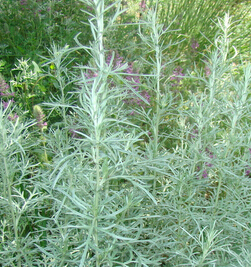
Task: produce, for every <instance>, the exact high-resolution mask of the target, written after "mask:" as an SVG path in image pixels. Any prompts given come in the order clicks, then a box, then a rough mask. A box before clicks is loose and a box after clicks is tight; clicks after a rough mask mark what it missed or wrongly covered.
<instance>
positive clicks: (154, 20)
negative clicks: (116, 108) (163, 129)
mask: <svg viewBox="0 0 251 267" xmlns="http://www.w3.org/2000/svg"><path fill="white" fill-rule="evenodd" d="M152 30H153V36H152V38H153V42H154V47H155V59H156V62H155V63H156V71H155V75H154V77H155V79H156V83H155V90H156V114H155V120H154V122H153V123H154V124H153V125H154V129H153V131H154V136H153V139H154V140H153V142H154V151H153V156H154V158H156V157H157V156H158V143H159V123H160V119H161V114H160V99H161V95H160V75H161V65H162V55H161V48H160V46H159V38H160V34H159V32H158V31H159V29H158V27H157V3H156V7H155V11H154V13H153V17H152ZM156 183H157V173H156V172H154V184H153V193H154V194H155V191H156Z"/></svg>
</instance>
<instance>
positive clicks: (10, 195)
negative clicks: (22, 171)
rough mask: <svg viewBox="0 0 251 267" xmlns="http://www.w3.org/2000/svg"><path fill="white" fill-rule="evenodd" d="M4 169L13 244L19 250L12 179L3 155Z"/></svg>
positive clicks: (18, 263) (19, 265)
mask: <svg viewBox="0 0 251 267" xmlns="http://www.w3.org/2000/svg"><path fill="white" fill-rule="evenodd" d="M3 161H4V169H5V175H4V176H5V177H4V178H3V179H4V180H6V181H5V184H6V185H7V187H8V188H7V192H8V203H9V209H10V212H11V217H12V223H13V228H14V236H15V244H16V249H17V251H19V249H20V244H19V235H18V221H19V219H18V218H17V217H16V216H15V210H14V208H13V204H12V203H13V201H12V193H11V187H12V179H11V178H10V176H9V169H8V164H7V161H6V158H5V157H4V159H3ZM17 266H18V267H21V258H20V257H19V258H18V260H17Z"/></svg>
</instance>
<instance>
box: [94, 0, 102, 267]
mask: <svg viewBox="0 0 251 267" xmlns="http://www.w3.org/2000/svg"><path fill="white" fill-rule="evenodd" d="M94 2H95V7H96V22H97V27H96V36H97V37H96V40H94V41H95V42H96V45H97V51H98V55H97V58H96V62H97V65H98V68H99V70H98V71H99V75H98V76H97V79H99V80H98V81H99V82H98V83H95V82H94V84H93V87H92V96H93V99H92V104H93V107H92V108H93V114H92V116H93V123H94V131H95V133H94V138H95V147H94V152H93V154H94V160H95V169H96V186H95V196H94V207H93V208H94V214H93V216H94V217H93V226H94V229H93V238H94V242H95V247H96V251H95V254H96V267H99V266H100V256H99V237H98V216H99V203H100V195H99V193H100V180H101V176H100V137H101V127H100V124H101V121H100V117H99V115H100V113H102V110H101V109H102V107H101V105H100V101H101V99H103V94H104V93H105V92H103V91H102V90H105V88H104V82H105V81H103V77H102V75H103V71H104V67H105V57H104V45H103V33H104V1H99V0H95V1H94ZM100 77H102V79H100Z"/></svg>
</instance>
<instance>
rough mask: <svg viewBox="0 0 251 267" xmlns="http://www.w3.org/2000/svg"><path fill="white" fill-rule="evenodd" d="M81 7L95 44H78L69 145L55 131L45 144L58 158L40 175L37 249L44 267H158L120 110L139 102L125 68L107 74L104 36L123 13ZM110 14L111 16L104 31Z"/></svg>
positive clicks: (148, 200)
mask: <svg viewBox="0 0 251 267" xmlns="http://www.w3.org/2000/svg"><path fill="white" fill-rule="evenodd" d="M83 2H86V3H87V4H88V5H89V6H90V7H91V8H92V12H90V13H89V15H90V19H89V23H90V26H91V30H92V33H93V40H94V41H93V42H91V44H90V46H89V47H85V46H82V45H81V44H80V43H79V42H78V41H77V42H78V45H79V49H85V50H87V51H88V52H89V53H90V54H91V55H92V60H91V62H90V65H89V66H79V70H80V74H79V80H78V82H77V84H76V86H77V89H76V92H75V95H77V96H78V105H75V104H72V105H71V109H72V114H73V115H72V117H74V120H75V121H74V124H70V122H66V124H65V127H66V129H68V130H71V132H73V133H74V136H75V137H74V136H73V137H72V140H74V142H71V143H70V144H67V143H66V142H67V138H65V135H64V134H61V133H60V132H59V131H55V132H52V133H49V136H50V138H49V137H48V138H47V140H48V141H47V148H48V150H50V149H51V150H52V151H53V150H56V149H57V150H58V151H59V149H58V148H59V147H60V148H61V150H60V153H59V154H58V155H56V156H54V158H53V159H52V163H51V166H49V165H48V168H49V171H48V172H45V174H44V175H43V184H42V188H43V189H44V190H45V191H46V192H48V195H49V196H50V198H51V202H52V204H51V211H52V214H53V216H52V218H51V219H48V226H47V227H48V228H47V229H48V231H50V234H48V235H47V242H48V246H47V247H46V248H43V247H42V246H39V248H40V251H41V253H42V254H43V258H45V259H46V261H47V262H50V265H51V266H97V267H98V266H158V265H159V264H160V260H161V257H160V255H159V253H156V251H155V248H157V244H158V242H157V239H156V238H158V236H157V235H156V233H155V231H154V230H153V229H152V226H151V225H150V224H149V220H150V218H151V217H152V215H151V209H152V206H154V205H156V204H157V202H156V200H155V198H154V197H153V195H152V194H151V193H150V191H149V185H148V182H149V180H151V179H152V177H151V176H150V175H149V174H147V175H145V174H144V173H145V169H146V168H147V164H149V160H147V161H146V160H145V159H144V154H143V153H142V151H141V149H140V148H139V147H138V143H139V141H140V137H141V133H140V134H138V133H137V132H138V131H137V130H136V129H137V128H138V127H137V126H135V125H133V124H132V123H131V122H130V121H129V120H128V119H127V117H126V115H127V111H126V110H125V109H124V106H125V101H124V100H125V99H126V98H127V97H128V95H127V92H128V91H132V92H133V94H135V95H136V96H137V97H139V98H141V99H142V96H140V94H139V93H138V92H137V91H136V90H134V88H133V87H132V86H130V84H129V83H128V81H126V79H124V78H123V75H125V74H124V73H123V71H124V70H125V69H126V68H127V64H126V63H125V64H123V65H121V66H119V67H115V68H114V66H113V60H114V55H113V56H112V59H111V61H110V62H107V61H106V56H107V55H108V51H106V50H105V46H104V35H105V33H106V30H107V29H109V27H112V26H113V23H114V21H115V20H116V18H117V16H118V15H119V14H120V13H121V12H123V11H120V8H119V6H120V1H116V2H114V3H112V4H111V5H110V6H106V5H105V1H102V0H94V1H83ZM112 7H116V10H115V14H114V16H113V17H111V18H110V20H109V22H108V23H107V24H105V23H104V22H105V19H104V17H105V15H106V12H107V11H108V10H109V9H111V8H112ZM76 40H77V39H76ZM88 71H90V72H91V73H92V74H93V77H91V78H88V77H87V73H88ZM112 80H114V81H115V82H114V83H112ZM116 81H120V82H119V85H116ZM130 96H131V93H130ZM56 105H57V104H56ZM63 131H65V130H64V129H63ZM69 134H70V133H69ZM59 135H60V136H62V137H63V138H62V137H59ZM40 262H42V260H41V261H40Z"/></svg>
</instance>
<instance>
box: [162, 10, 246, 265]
mask: <svg viewBox="0 0 251 267" xmlns="http://www.w3.org/2000/svg"><path fill="white" fill-rule="evenodd" d="M217 25H218V28H219V33H218V34H217V36H216V37H215V42H214V43H212V44H213V45H214V48H213V49H212V51H211V52H210V53H209V54H208V55H207V56H206V60H205V62H204V63H205V67H206V71H205V70H202V71H201V70H200V71H199V70H198V71H195V73H194V74H193V75H191V77H192V79H194V80H197V81H198V80H199V81H200V88H199V89H198V91H197V92H196V93H191V96H190V100H189V101H187V102H184V103H183V108H181V106H179V107H178V108H179V111H180V114H179V116H178V118H177V119H179V124H178V125H179V129H180V130H178V129H176V130H175V132H174V134H173V135H175V134H176V136H177V139H179V140H180V142H179V145H178V146H177V149H176V151H174V154H173V157H174V159H175V160H173V161H172V170H173V171H172V172H170V175H169V177H168V180H169V186H167V188H166V193H165V194H163V198H164V199H163V200H162V202H161V203H162V206H163V210H162V212H163V215H164V216H163V217H162V221H161V223H162V227H161V228H162V229H163V236H165V237H166V239H165V241H164V242H163V244H165V248H166V252H165V255H167V257H166V260H167V261H169V262H170V264H171V266H245V260H244V258H243V257H244V255H246V256H247V255H249V245H248V241H247V240H249V239H250V233H249V231H250V225H249V224H248V223H247V221H248V220H250V215H249V212H248V210H249V208H248V205H249V201H247V198H248V196H249V195H250V194H249V193H248V191H249V190H250V186H251V184H250V178H249V177H250V176H249V174H250V167H249V166H250V151H251V150H250V149H249V144H250V125H249V124H250V117H249V115H250V97H249V94H248V89H247V88H249V86H250V66H247V67H246V68H244V75H243V80H240V79H239V75H238V71H239V70H238V68H236V67H234V64H233V63H234V60H235V57H236V56H237V55H236V50H235V49H234V48H231V45H232V40H231V31H232V29H231V26H232V23H231V19H230V17H229V15H228V14H226V15H225V17H224V18H220V19H219V21H218V24H217ZM201 88H204V91H202V92H201ZM164 210H166V211H165V212H164ZM164 229H165V230H164ZM163 247H164V245H163ZM246 262H247V261H246Z"/></svg>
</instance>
